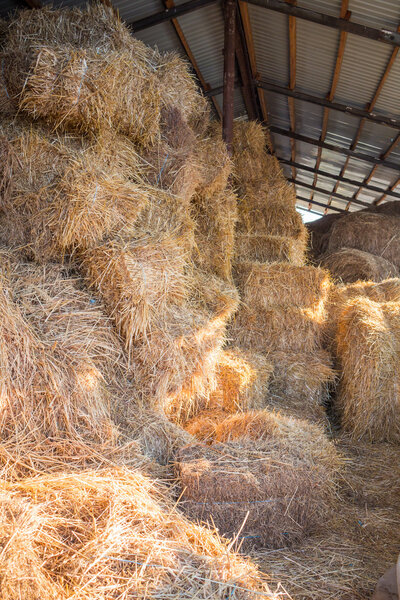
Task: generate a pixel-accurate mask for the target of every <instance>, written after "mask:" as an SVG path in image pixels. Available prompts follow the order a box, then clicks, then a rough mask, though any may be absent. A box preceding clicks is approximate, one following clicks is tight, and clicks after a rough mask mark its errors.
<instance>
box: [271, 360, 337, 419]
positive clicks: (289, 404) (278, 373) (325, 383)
mask: <svg viewBox="0 0 400 600" xmlns="http://www.w3.org/2000/svg"><path fill="white" fill-rule="evenodd" d="M268 359H269V360H270V361H271V363H272V364H273V365H274V371H273V373H272V376H271V380H270V385H269V395H268V399H267V403H266V404H264V406H265V405H268V406H271V407H274V408H277V409H278V410H281V411H283V412H284V413H285V414H288V415H294V416H295V417H299V418H304V419H309V420H310V421H315V422H317V423H323V424H324V425H327V416H326V412H325V409H324V404H325V402H326V400H327V398H328V392H329V387H330V385H332V383H333V382H334V381H335V380H336V373H335V371H334V370H333V368H332V359H331V357H330V355H329V354H328V352H325V351H324V350H317V351H314V352H312V353H305V352H303V353H302V352H297V353H295V352H293V351H290V350H289V351H286V350H285V351H283V352H282V351H281V352H272V353H271V354H269V355H268Z"/></svg>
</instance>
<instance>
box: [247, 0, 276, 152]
mask: <svg viewBox="0 0 400 600" xmlns="http://www.w3.org/2000/svg"><path fill="white" fill-rule="evenodd" d="M239 12H240V17H241V20H242V25H243V31H244V35H245V38H246V45H247V51H248V56H249V60H250V68H251V74H252V77H253V79H254V80H256V79H258V78H259V76H258V71H257V61H256V52H255V48H254V39H253V32H252V28H251V23H250V15H249V10H248V5H247V3H246V2H242V0H239ZM257 94H258V101H259V104H260V109H261V117H262V122H263V123H264V124H265V125H267V126H268V107H267V102H266V99H265V93H264V90H262V89H261V88H259V87H257ZM267 135H268V143H269V146H270V150H271V152H273V153H275V148H274V146H273V142H272V138H271V136H270V135H269V132H268V133H267Z"/></svg>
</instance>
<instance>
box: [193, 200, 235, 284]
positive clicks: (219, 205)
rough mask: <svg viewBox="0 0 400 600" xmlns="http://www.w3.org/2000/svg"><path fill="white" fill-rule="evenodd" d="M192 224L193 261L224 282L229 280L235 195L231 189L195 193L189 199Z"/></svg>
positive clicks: (230, 278)
mask: <svg viewBox="0 0 400 600" xmlns="http://www.w3.org/2000/svg"><path fill="white" fill-rule="evenodd" d="M192 215H193V218H194V220H195V223H196V229H195V244H196V246H195V251H194V257H193V258H194V261H195V263H196V264H197V265H198V266H199V267H200V268H201V269H203V270H204V271H210V272H211V273H214V274H215V275H218V276H219V277H221V278H222V279H224V280H226V281H231V280H232V257H233V251H234V235H235V225H236V221H237V198H236V196H235V194H234V193H233V192H232V190H230V189H227V190H225V191H223V192H221V193H219V194H214V195H207V194H200V193H196V194H195V196H194V197H193V199H192Z"/></svg>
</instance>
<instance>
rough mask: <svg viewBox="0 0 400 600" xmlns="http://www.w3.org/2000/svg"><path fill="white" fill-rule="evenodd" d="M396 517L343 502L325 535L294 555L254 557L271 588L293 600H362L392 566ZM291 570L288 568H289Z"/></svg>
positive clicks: (397, 541)
mask: <svg viewBox="0 0 400 600" xmlns="http://www.w3.org/2000/svg"><path fill="white" fill-rule="evenodd" d="M399 525H400V522H399V516H398V511H396V510H388V509H373V510H371V509H369V508H368V507H361V506H354V505H352V504H348V503H345V502H341V505H340V510H339V511H338V513H337V515H336V517H335V518H333V519H327V522H326V531H324V532H321V533H319V534H318V535H314V536H312V537H310V538H309V539H308V540H305V541H304V543H302V544H301V545H299V546H297V547H296V548H293V549H280V550H276V551H274V552H271V551H267V550H266V551H262V552H258V553H257V554H254V555H253V556H254V558H256V561H257V563H258V564H259V565H260V567H261V569H266V570H267V571H268V574H269V575H270V576H271V578H272V581H273V582H274V585H278V584H280V585H282V587H283V588H284V589H285V590H286V591H287V592H288V594H290V598H295V599H296V600H365V598H371V597H372V593H373V590H374V588H375V586H376V583H377V580H378V579H379V577H380V576H381V575H383V573H385V571H386V570H387V569H388V568H389V567H391V566H392V565H393V563H395V562H396V559H397V556H398V549H399V544H400V539H399V534H398V532H399V530H400V529H399ZM289 565H290V566H289Z"/></svg>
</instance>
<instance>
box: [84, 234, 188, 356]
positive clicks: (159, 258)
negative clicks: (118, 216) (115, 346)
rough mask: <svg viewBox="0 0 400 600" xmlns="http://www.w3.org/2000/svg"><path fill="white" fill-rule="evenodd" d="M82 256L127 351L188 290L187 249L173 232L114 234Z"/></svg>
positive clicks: (185, 294)
mask: <svg viewBox="0 0 400 600" xmlns="http://www.w3.org/2000/svg"><path fill="white" fill-rule="evenodd" d="M81 259H82V266H83V270H84V272H85V274H86V279H87V281H88V283H89V284H90V285H91V286H92V287H94V288H95V289H96V290H97V291H98V292H99V293H100V295H101V297H102V299H103V301H104V303H105V305H106V307H107V309H108V312H109V314H110V316H111V317H112V318H113V319H114V322H115V325H116V328H117V331H118V332H119V334H120V335H121V336H122V338H123V339H124V341H125V347H126V350H127V352H128V354H130V353H131V352H132V348H133V345H134V342H135V340H136V339H137V338H138V337H139V336H144V337H146V335H147V334H148V333H149V331H150V329H151V326H152V322H153V321H154V320H157V319H162V318H163V317H164V314H165V313H166V312H167V311H168V310H169V306H170V305H171V304H173V305H180V304H182V303H183V302H184V300H185V298H186V296H187V293H188V278H187V275H186V273H185V267H186V262H187V254H186V252H185V251H184V250H183V249H182V247H181V246H180V244H179V240H177V239H176V238H175V237H173V236H169V237H168V236H160V237H159V236H146V235H143V236H142V237H141V238H137V239H134V238H131V239H130V240H127V241H124V240H123V239H113V240H110V241H107V242H105V243H104V244H103V245H101V246H97V247H96V248H93V249H91V250H88V251H87V252H85V253H84V254H83V255H82V257H81Z"/></svg>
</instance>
